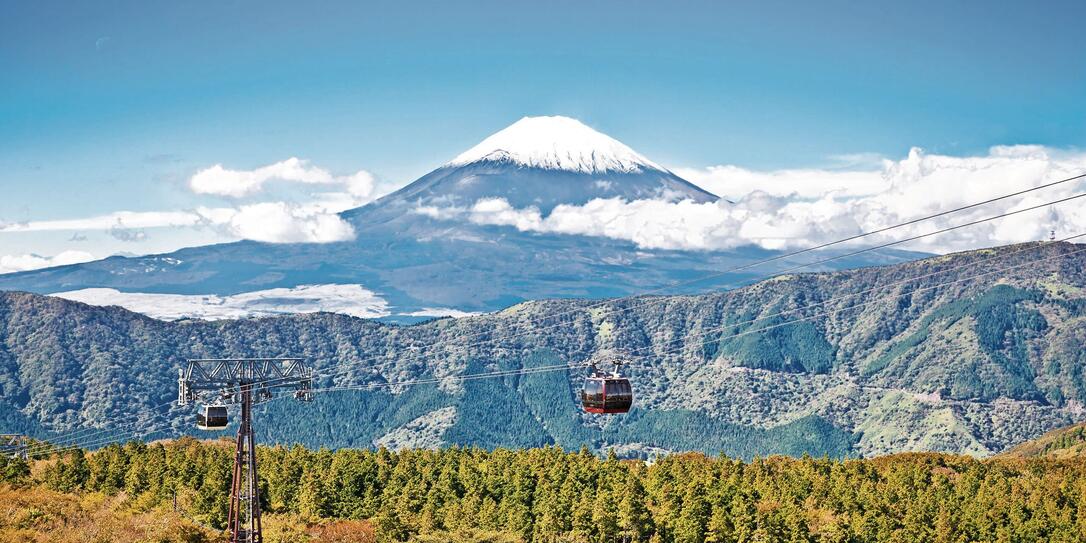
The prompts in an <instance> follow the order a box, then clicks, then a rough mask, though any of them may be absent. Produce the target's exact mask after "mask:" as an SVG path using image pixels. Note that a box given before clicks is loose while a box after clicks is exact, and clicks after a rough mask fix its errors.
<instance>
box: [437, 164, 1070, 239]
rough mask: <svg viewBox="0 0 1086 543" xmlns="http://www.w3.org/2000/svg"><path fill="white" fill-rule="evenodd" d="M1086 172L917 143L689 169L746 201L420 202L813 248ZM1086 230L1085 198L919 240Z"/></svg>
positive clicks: (941, 222) (653, 234) (585, 226)
mask: <svg viewBox="0 0 1086 543" xmlns="http://www.w3.org/2000/svg"><path fill="white" fill-rule="evenodd" d="M680 172H681V170H680ZM1083 172H1086V154H1084V153H1066V152H1058V151H1053V150H1050V149H1046V148H1044V147H1039V146H1008V147H994V148H992V149H991V151H990V152H989V153H988V154H987V155H984V156H976V157H951V156H945V155H935V154H927V153H924V152H922V151H921V150H919V149H913V150H911V151H910V152H909V155H908V156H907V157H906V158H904V159H902V160H900V161H896V162H894V161H885V162H884V164H883V167H882V169H880V170H870V171H832V170H781V171H775V172H753V171H749V170H743V169H741V168H736V167H734V166H716V167H712V168H707V169H705V170H700V171H698V172H692V171H687V172H685V173H686V175H688V176H689V177H690V178H691V181H693V182H695V183H702V184H704V185H705V186H706V188H707V189H709V190H712V191H714V192H716V193H717V194H721V195H725V196H727V197H728V198H730V199H732V200H733V201H734V202H735V203H734V204H733V203H729V202H724V201H721V202H716V203H705V204H698V203H694V202H691V201H680V202H667V201H663V200H637V201H624V200H621V199H618V198H611V199H596V200H592V201H590V202H588V203H586V204H584V205H579V206H569V205H560V206H557V207H556V208H554V210H553V211H552V212H551V213H550V214H549V215H547V216H546V217H544V216H543V215H542V214H541V213H540V211H539V209H537V208H535V207H527V208H521V209H516V208H513V207H512V206H511V205H509V203H508V202H507V201H505V200H504V199H483V200H479V201H478V202H476V203H475V205H474V206H471V207H470V208H419V209H418V210H416V211H417V212H419V213H423V214H426V215H428V216H430V217H434V218H450V217H462V218H467V219H468V220H470V221H472V222H475V223H477V224H489V225H505V226H512V227H514V228H517V229H519V230H521V231H530V232H545V233H560V234H580V235H589V236H604V237H610V238H616V239H624V240H629V241H632V242H634V243H636V244H637V245H638V246H640V247H643V248H651V249H692V250H711V249H730V248H734V247H738V246H742V245H757V246H760V247H763V248H767V249H785V248H798V247H805V246H809V245H812V244H816V243H820V242H827V241H832V240H836V239H840V238H844V237H848V236H852V235H855V234H858V233H861V232H865V231H871V230H875V229H878V228H882V227H885V226H889V225H893V224H897V223H902V222H905V221H908V220H911V219H914V218H918V217H921V216H925V215H930V214H934V213H938V212H940V211H944V210H947V209H951V208H955V207H960V206H963V205H967V204H971V203H974V202H977V201H981V200H985V199H988V198H992V197H996V196H1001V195H1003V194H1008V193H1012V192H1016V191H1019V190H1022V189H1023V188H1028V187H1032V186H1036V185H1039V184H1041V183H1044V182H1049V181H1054V180H1057V179H1062V178H1066V177H1071V176H1074V175H1078V174H1081V173H1083ZM1082 188H1086V183H1082V182H1073V183H1067V184H1064V185H1060V186H1057V187H1053V188H1050V189H1046V190H1043V191H1037V192H1035V193H1030V194H1027V195H1025V196H1023V197H1019V198H1011V199H1008V200H1005V201H1000V202H998V203H994V204H991V205H987V206H983V207H979V208H975V209H971V210H969V211H966V212H962V213H956V214H953V215H949V216H946V217H942V218H939V219H937V220H933V221H926V222H923V223H919V224H916V225H912V226H909V227H905V228H900V229H895V230H892V231H889V232H887V233H885V234H880V235H878V236H873V237H869V238H866V239H865V240H864V243H868V244H874V243H880V242H888V241H893V240H897V239H901V238H905V237H910V236H913V235H918V234H922V233H927V232H929V231H932V230H935V229H939V228H944V227H947V226H951V225H955V224H961V223H965V222H969V221H972V220H977V219H982V218H986V217H989V216H993V215H998V214H1001V213H1004V212H1007V211H1011V210H1014V209H1023V208H1026V207H1030V206H1033V205H1038V204H1041V203H1044V202H1046V201H1052V200H1056V199H1058V198H1061V197H1066V196H1068V195H1071V194H1073V193H1075V191H1076V190H1081V189H1082ZM1050 229H1055V230H1056V231H1057V236H1068V235H1072V234H1077V233H1080V232H1086V207H1084V206H1083V205H1081V203H1078V202H1074V203H1069V204H1066V205H1057V206H1052V207H1051V208H1050V209H1047V210H1037V211H1034V212H1028V213H1023V214H1020V215H1016V216H1013V217H1009V218H1006V219H1001V220H998V221H992V222H990V223H984V224H981V225H977V226H974V227H969V228H963V229H960V230H956V231H954V232H951V233H947V234H942V235H939V236H933V237H931V238H925V239H923V240H920V241H918V242H915V243H912V244H911V245H908V246H909V247H911V248H914V249H918V250H927V251H936V252H938V251H949V250H959V249H967V248H971V247H976V246H978V245H979V246H984V245H997V244H1004V243H1014V242H1021V241H1029V240H1036V239H1043V238H1045V237H1046V235H1047V233H1048V231H1049V230H1050Z"/></svg>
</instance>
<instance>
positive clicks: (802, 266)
mask: <svg viewBox="0 0 1086 543" xmlns="http://www.w3.org/2000/svg"><path fill="white" fill-rule="evenodd" d="M1082 177H1086V174H1083V175H1081V176H1076V177H1073V178H1068V179H1065V180H1061V181H1057V182H1054V183H1050V184H1048V185H1041V186H1039V187H1035V188H1034V189H1026V190H1024V191H1019V192H1017V193H1013V194H1012V195H1006V196H1003V197H999V198H995V199H991V200H987V201H985V202H987V203H990V202H992V201H997V200H999V199H1004V198H1007V197H1011V196H1013V195H1020V194H1023V193H1025V192H1030V191H1031V190H1037V189H1039V188H1045V187H1048V186H1052V185H1054V184H1058V183H1062V182H1067V181H1070V180H1074V179H1078V178H1082ZM1084 196H1086V193H1080V194H1076V195H1072V196H1069V197H1066V198H1061V199H1058V200H1055V201H1051V202H1046V203H1044V204H1039V205H1035V206H1031V207H1027V208H1022V209H1018V210H1014V211H1010V212H1006V213H1002V214H998V215H994V216H990V217H986V218H983V219H977V220H974V221H970V222H967V223H963V224H959V225H954V226H951V227H946V228H942V229H937V230H934V231H931V232H927V233H924V234H918V235H915V236H911V237H909V238H905V239H902V240H897V241H893V242H888V243H884V244H882V245H879V246H875V247H870V248H866V249H861V250H857V251H853V252H851V253H847V254H845V255H839V256H836V257H830V258H827V259H823V260H820V261H816V262H810V263H805V264H800V265H798V266H795V267H793V268H791V269H788V270H784V271H778V272H776V274H782V273H788V272H789V271H793V270H795V269H800V268H804V267H808V266H812V265H816V264H820V263H825V262H828V261H831V260H835V259H837V258H845V257H848V256H855V255H858V254H861V253H864V252H869V251H873V250H877V249H881V248H885V247H889V246H893V245H898V244H901V243H906V242H909V241H915V240H917V239H921V238H924V237H927V236H933V235H938V234H942V233H945V232H949V231H952V230H956V229H959V228H965V227H968V226H974V225H976V224H980V223H984V222H988V221H992V220H996V219H1000V218H1004V217H1007V216H1011V215H1016V214H1020V213H1024V212H1028V211H1033V210H1036V209H1040V208H1042V207H1047V206H1051V205H1057V204H1060V203H1064V202H1067V201H1071V200H1075V199H1078V198H1082V197H1084ZM978 205H982V203H977V204H971V205H970V206H964V207H962V208H957V209H956V210H950V211H946V212H943V213H940V214H936V215H933V216H930V217H929V218H932V217H936V216H942V215H946V214H949V213H952V212H955V211H957V210H962V209H969V208H972V207H976V206H978ZM922 220H926V218H922V219H914V220H913V221H910V222H908V223H902V225H897V226H894V227H887V228H885V229H882V230H879V231H885V230H888V229H890V228H896V227H900V226H903V225H908V224H915V223H916V222H919V221H922ZM879 231H875V232H879ZM812 250H813V249H812ZM805 251H806V250H805ZM774 258H775V259H776V257H774ZM725 273H727V272H725ZM614 302H615V300H607V301H603V302H596V303H594V304H590V305H588V306H585V307H582V308H578V309H575V310H571V311H567V312H565V313H564V314H569V313H574V312H580V311H585V310H589V309H591V308H594V307H599V306H601V305H604V304H608V303H614ZM659 302H660V300H659V299H654V300H653V301H652V302H650V303H659ZM642 305H645V304H642ZM636 307H640V306H639V305H626V306H622V307H619V308H616V309H615V310H612V311H610V312H607V313H605V314H610V313H615V312H619V311H629V310H631V309H634V308H636ZM560 315H562V314H559V315H558V316H560ZM549 317H550V318H553V317H555V316H549ZM544 318H547V317H544ZM560 324H563V323H556V324H554V325H551V326H546V327H542V328H538V329H535V330H533V331H532V332H533V333H538V332H540V331H543V330H546V329H549V328H553V327H555V326H557V325H560ZM523 335H525V334H523V333H520V334H513V335H512V336H506V337H503V338H500V339H495V340H488V341H483V342H477V343H475V344H469V345H465V346H464V347H465V348H471V347H473V346H479V345H484V344H488V343H494V342H495V341H508V340H510V339H513V338H516V337H519V336H523ZM421 356H422V355H418V356H416V357H414V358H415V359H418V358H420V357H421ZM370 360H377V358H376V357H371V358H370ZM342 365H344V364H337V365H333V366H332V367H337V366H342ZM357 369H358V368H350V369H348V370H346V371H342V372H338V373H334V374H328V375H323V377H333V378H334V377H336V376H339V375H344V374H348V373H351V372H353V371H357ZM276 381H282V380H281V379H269V380H265V381H263V382H258V383H254V384H263V383H273V382H276ZM170 403H173V402H172V401H171V402H166V403H163V404H160V406H158V407H161V406H165V405H169V404H170ZM152 409H154V407H152ZM151 420H153V418H152V419H151ZM103 431H108V430H103ZM93 434H94V433H93V432H92V434H91V435H93Z"/></svg>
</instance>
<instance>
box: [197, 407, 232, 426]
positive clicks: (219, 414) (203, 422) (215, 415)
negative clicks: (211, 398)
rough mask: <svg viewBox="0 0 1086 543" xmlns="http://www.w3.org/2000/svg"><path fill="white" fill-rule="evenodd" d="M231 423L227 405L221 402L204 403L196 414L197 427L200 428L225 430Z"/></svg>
mask: <svg viewBox="0 0 1086 543" xmlns="http://www.w3.org/2000/svg"><path fill="white" fill-rule="evenodd" d="M229 423H230V418H229V417H228V416H227V413H226V406H225V405H221V404H211V405H208V404H204V405H202V406H200V411H199V412H198V413H197V414H196V428H198V429H200V430H207V431H209V432H210V431H215V430H224V429H226V425H227V424H229Z"/></svg>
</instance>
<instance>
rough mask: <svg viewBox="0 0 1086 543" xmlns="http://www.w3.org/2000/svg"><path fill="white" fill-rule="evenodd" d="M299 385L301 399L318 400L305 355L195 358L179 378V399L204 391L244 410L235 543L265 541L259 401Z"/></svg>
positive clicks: (237, 453) (234, 502) (233, 488)
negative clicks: (255, 417)
mask: <svg viewBox="0 0 1086 543" xmlns="http://www.w3.org/2000/svg"><path fill="white" fill-rule="evenodd" d="M284 389H293V391H294V397H295V399H298V400H302V401H310V400H312V399H313V371H312V370H311V369H310V368H309V367H307V366H306V364H305V361H304V360H303V359H301V358H216V359H200V360H189V361H188V363H187V364H186V366H185V367H184V368H182V369H181V372H180V376H179V377H178V380H177V403H178V405H188V404H190V403H193V402H196V401H198V400H200V398H201V395H204V396H206V395H208V394H211V395H215V394H217V395H218V396H217V398H216V399H218V400H219V401H222V402H225V403H229V404H237V405H239V406H240V408H241V418H240V420H239V421H238V436H237V443H236V447H235V450H234V471H233V480H232V483H231V485H230V513H229V516H228V517H227V526H228V528H229V530H230V543H263V542H264V535H263V530H262V527H261V522H260V483H259V478H258V475H257V463H256V437H255V435H254V433H253V405H255V404H258V403H261V402H265V401H268V400H270V399H272V397H273V393H274V392H275V391H276V390H284Z"/></svg>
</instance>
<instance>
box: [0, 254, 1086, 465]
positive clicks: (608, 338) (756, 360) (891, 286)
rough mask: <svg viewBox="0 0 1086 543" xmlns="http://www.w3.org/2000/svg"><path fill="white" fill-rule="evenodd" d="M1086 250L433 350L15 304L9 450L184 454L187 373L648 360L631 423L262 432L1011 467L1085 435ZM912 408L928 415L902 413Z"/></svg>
mask: <svg viewBox="0 0 1086 543" xmlns="http://www.w3.org/2000/svg"><path fill="white" fill-rule="evenodd" d="M1078 247H1079V246H1076V245H1070V244H1064V243H1052V244H1044V245H1039V246H1033V245H1026V246H1013V247H1004V248H999V249H995V250H990V251H979V252H971V253H961V254H955V255H948V256H945V257H939V258H934V259H928V260H922V261H917V262H910V263H905V264H900V265H895V266H886V267H880V268H868V269H860V270H854V271H848V272H836V273H819V274H801V275H790V276H788V277H781V278H777V279H774V280H771V281H766V282H762V283H758V284H755V285H752V286H750V287H746V288H741V289H736V290H734V291H731V292H726V293H714V294H705V295H698V296H659V297H647V298H637V299H623V300H614V301H604V302H599V301H587V300H547V301H537V302H527V303H523V304H519V305H517V306H515V307H513V308H510V309H508V310H505V311H501V312H498V313H494V314H489V315H479V316H475V317H470V318H463V319H438V320H435V321H430V322H426V323H421V324H418V325H413V326H394V325H386V324H381V323H376V322H372V321H366V320H362V319H356V318H351V317H347V316H344V315H331V314H313V315H290V316H282V317H276V318H264V319H250V320H240V321H225V322H200V321H182V322H161V321H156V320H153V319H149V318H146V317H143V316H140V315H136V314H133V313H130V312H127V311H124V310H122V309H119V308H102V307H89V306H85V305H82V304H78V303H73V302H68V301H65V300H60V299H56V298H50V297H44V296H36V295H32V294H26V293H15V292H0V432H14V433H23V434H29V435H32V436H35V437H41V438H48V437H50V435H54V436H55V435H56V434H58V433H63V432H66V431H69V430H72V429H78V428H87V427H99V428H100V427H103V426H109V427H115V426H116V423H117V422H118V421H120V422H123V423H124V424H128V423H131V424H132V427H135V428H145V427H156V425H161V424H162V423H163V421H169V422H171V423H172V424H173V427H172V428H170V429H169V431H167V432H163V433H159V434H155V435H153V436H152V437H176V436H177V435H179V434H180V433H181V432H186V431H189V428H191V424H190V423H189V421H190V420H191V417H192V415H193V411H192V409H191V408H178V407H176V406H170V407H167V406H169V404H170V400H171V399H173V398H174V397H175V395H176V376H177V369H178V368H179V367H180V366H181V365H182V363H183V361H184V360H185V359H186V358H200V357H220V356H250V357H252V356H281V355H293V356H303V357H306V358H307V359H308V360H309V361H310V362H311V363H312V364H313V365H314V366H315V368H316V370H317V372H318V376H319V378H318V383H317V384H318V386H344V385H347V386H350V385H381V386H383V385H386V384H389V383H396V382H403V381H411V380H415V379H427V378H433V377H435V376H456V375H463V374H465V373H484V372H490V371H495V370H499V369H517V368H533V367H540V366H545V365H554V364H564V363H571V364H576V363H581V362H584V361H586V360H590V359H591V358H592V357H593V356H595V355H597V354H599V353H601V352H603V351H617V352H629V353H633V357H632V358H633V362H634V363H633V364H631V365H630V366H629V368H628V370H629V373H630V374H631V375H632V377H633V378H634V387H635V396H636V399H635V408H636V409H635V412H633V413H631V414H630V416H629V417H615V418H612V419H611V420H608V421H606V422H604V421H603V420H601V418H599V417H590V416H584V415H582V414H581V413H580V412H579V410H578V409H577V404H576V402H577V395H576V392H577V387H578V386H579V383H580V381H581V379H582V378H583V376H584V373H583V372H582V371H580V370H577V371H568V372H564V371H563V372H555V373H540V374H533V375H523V376H519V377H515V376H510V377H505V378H502V379H495V380H478V381H467V382H464V383H452V382H450V383H443V384H442V385H441V386H438V385H425V386H413V387H405V388H401V387H392V388H375V389H373V390H352V391H344V392H335V393H329V394H321V395H318V399H317V401H315V402H313V403H312V404H306V405H301V404H298V403H295V402H286V401H284V402H274V403H270V404H267V405H265V406H261V407H260V408H259V409H260V412H259V413H258V416H257V424H256V431H257V433H258V438H259V439H260V440H261V441H262V442H272V443H302V444H303V445H305V446H308V447H320V446H328V447H333V448H336V447H354V448H371V447H374V446H376V445H377V444H379V443H392V442H394V441H395V440H393V439H392V438H390V436H392V437H397V438H398V437H401V436H403V435H404V434H405V432H406V431H407V430H405V429H407V428H408V427H409V426H410V425H412V424H414V425H416V426H419V425H422V426H425V425H426V424H429V423H430V422H432V421H434V420H438V419H440V424H437V425H431V426H427V429H428V431H429V432H430V433H429V434H427V436H426V441H425V442H420V443H414V444H421V445H435V446H438V445H462V446H479V447H482V448H486V449H492V448H495V447H536V446H546V445H559V446H562V447H564V448H566V449H577V448H580V447H581V446H582V444H587V445H588V446H589V447H590V448H591V449H593V450H594V451H596V452H599V451H600V450H605V449H606V448H607V447H609V446H615V447H616V449H618V450H620V451H622V454H623V456H640V455H643V454H644V453H645V451H655V450H659V449H664V450H696V451H701V452H704V453H709V454H715V453H717V452H719V451H724V452H725V453H727V454H729V455H733V456H736V457H740V458H744V459H749V458H752V457H753V456H756V455H763V456H764V455H768V454H774V453H780V454H790V455H800V454H803V453H810V454H812V455H814V456H822V455H829V456H831V457H847V456H854V455H875V454H881V453H887V452H898V451H907V450H917V449H923V448H924V447H922V446H919V444H931V446H932V447H936V448H937V449H938V450H942V451H949V452H959V453H961V452H974V453H978V454H988V453H994V452H998V451H1001V450H1004V449H1006V448H1007V447H1009V446H1011V445H1014V444H1016V443H1019V442H1021V441H1024V440H1026V439H1029V438H1032V437H1036V436H1037V435H1040V434H1042V433H1044V432H1045V431H1047V430H1050V429H1053V428H1056V427H1059V426H1063V425H1066V424H1069V423H1071V422H1074V421H1076V420H1077V417H1079V416H1080V415H1079V412H1078V410H1077V409H1078V408H1077V406H1079V405H1083V404H1086V375H1084V372H1083V369H1082V368H1084V367H1086V350H1083V349H1082V345H1083V344H1084V343H1086V255H1076V256H1073V257H1067V258H1064V259H1050V260H1047V261H1045V262H1039V261H1037V257H1038V256H1044V257H1051V256H1053V255H1055V254H1056V253H1059V252H1065V253H1066V252H1070V251H1072V250H1077V248H1078ZM985 259H990V260H985ZM970 264H976V265H972V266H971V265H970ZM1022 264H1025V265H1024V266H1022V267H1018V268H1016V269H1015V270H1014V271H1013V272H1006V273H1002V274H1000V275H998V276H997V275H991V276H987V277H984V278H983V279H981V280H963V279H968V278H970V277H972V276H974V275H975V274H977V273H982V272H985V271H990V270H992V269H997V268H1005V267H1007V266H1013V265H1022ZM947 270H950V271H949V272H948V273H940V272H941V271H947ZM915 277H921V279H916V280H913V278H915ZM854 294H857V295H858V296H855V297H849V296H850V295H854ZM888 295H893V296H892V297H889V298H886V296H888ZM589 306H593V307H592V308H591V310H590V311H579V309H584V308H588V307H589ZM782 311H786V312H788V313H787V314H785V315H778V314H777V313H779V312H782ZM759 317H766V318H765V320H761V321H757V322H748V321H750V320H752V319H757V318H759ZM796 319H804V320H802V321H798V322H796V321H795V320H796ZM778 325H783V326H778ZM774 326H776V327H775V328H770V329H768V330H766V331H764V332H762V331H760V330H762V329H765V328H768V327H774ZM736 334H743V335H736ZM897 397H903V398H907V399H908V400H909V403H908V409H903V408H902V409H897V408H894V407H895V405H897V402H892V401H889V400H890V399H892V398H897ZM273 420H274V423H273V422H271V421H273ZM420 421H421V422H420ZM875 436H878V439H877V440H876V439H872V438H873V437H875ZM400 442H403V440H400Z"/></svg>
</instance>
